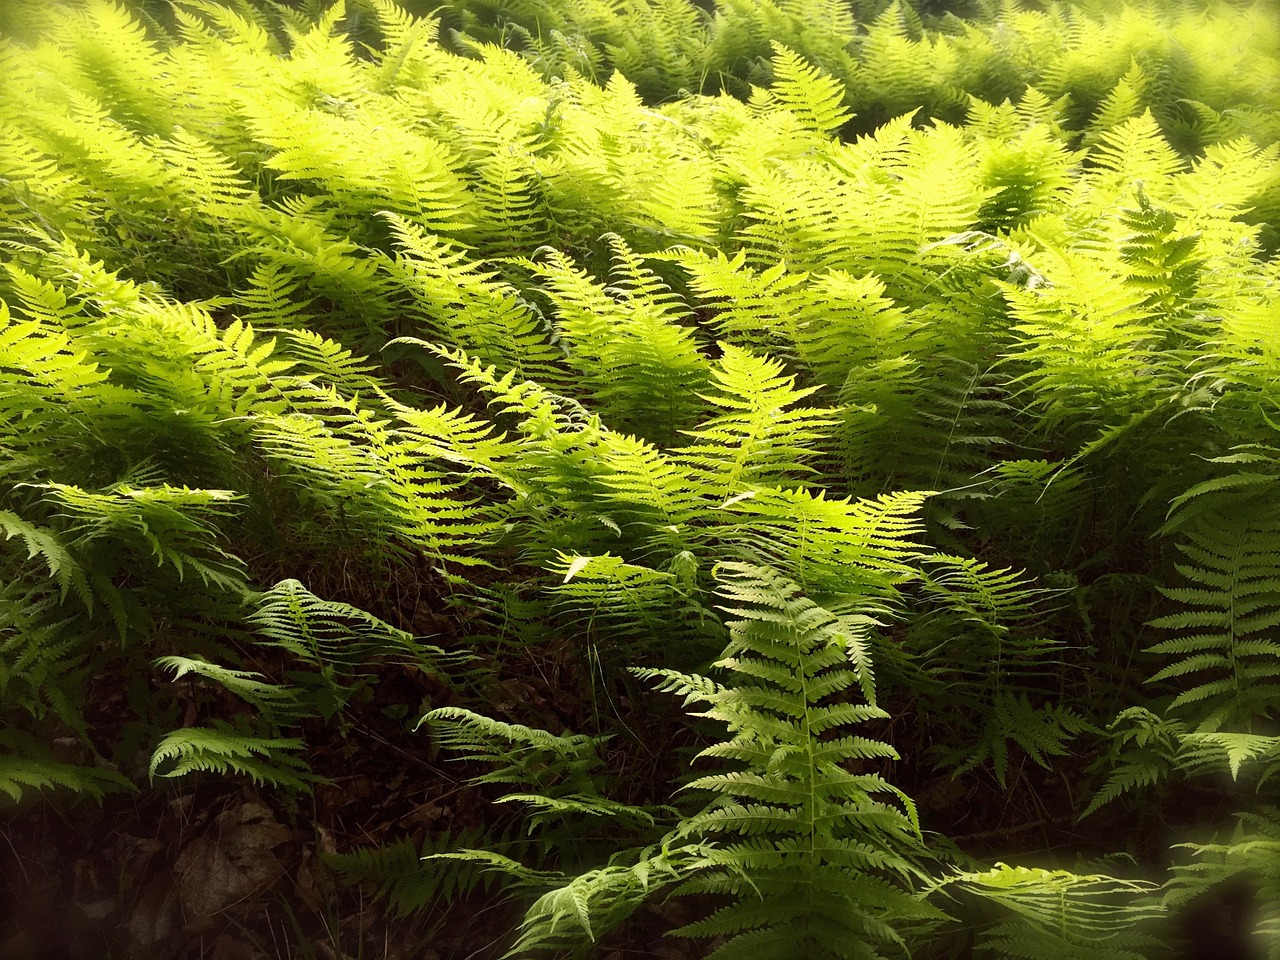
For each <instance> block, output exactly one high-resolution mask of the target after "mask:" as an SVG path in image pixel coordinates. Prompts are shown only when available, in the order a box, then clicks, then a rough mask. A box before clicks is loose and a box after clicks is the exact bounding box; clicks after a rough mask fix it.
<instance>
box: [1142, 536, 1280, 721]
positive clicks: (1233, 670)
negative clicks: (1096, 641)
mask: <svg viewBox="0 0 1280 960" xmlns="http://www.w3.org/2000/svg"><path fill="white" fill-rule="evenodd" d="M1275 537H1276V531H1275V529H1274V527H1273V525H1272V522H1271V520H1270V519H1269V518H1268V517H1267V516H1265V515H1261V516H1259V515H1250V514H1249V513H1246V514H1244V515H1243V516H1238V517H1236V518H1233V519H1230V520H1228V519H1227V518H1225V517H1222V516H1214V517H1213V518H1212V519H1209V518H1208V517H1206V518H1205V520H1204V521H1202V522H1197V523H1194V524H1193V525H1190V526H1188V528H1187V529H1185V530H1184V531H1183V535H1182V539H1181V540H1180V542H1179V543H1178V549H1179V551H1180V552H1181V553H1182V554H1183V556H1184V558H1185V561H1184V562H1183V563H1180V564H1178V570H1179V572H1181V574H1182V575H1183V577H1184V579H1185V580H1186V581H1187V582H1188V585H1187V586H1183V587H1175V588H1168V589H1166V590H1165V591H1164V592H1165V594H1166V596H1168V597H1169V598H1170V599H1172V600H1174V601H1176V602H1177V603H1179V604H1180V605H1181V606H1182V607H1183V609H1182V610H1181V611H1180V612H1177V613H1171V614H1168V615H1166V616H1163V617H1160V618H1158V619H1156V620H1154V621H1153V622H1152V623H1153V626H1156V627H1158V628H1160V629H1164V630H1176V631H1178V632H1179V634H1180V635H1179V636H1178V637H1175V638H1172V639H1169V640H1163V641H1161V642H1159V643H1157V644H1154V645H1152V646H1151V647H1149V648H1148V652H1149V653H1153V654H1157V655H1160V656H1162V657H1165V658H1168V659H1169V660H1170V661H1171V662H1169V663H1168V664H1167V665H1166V666H1164V667H1163V668H1162V669H1161V670H1159V671H1158V672H1157V673H1156V674H1155V675H1154V676H1153V677H1152V678H1151V679H1152V682H1155V683H1159V682H1163V681H1168V680H1176V681H1178V683H1179V685H1180V689H1179V690H1178V692H1177V693H1176V695H1175V696H1174V697H1173V699H1172V701H1171V702H1170V709H1171V710H1173V711H1176V712H1177V713H1179V714H1182V715H1184V716H1187V717H1188V719H1190V720H1191V721H1192V722H1193V723H1194V725H1195V729H1196V730H1197V731H1198V732H1204V733H1215V732H1218V731H1220V730H1223V729H1224V728H1226V729H1231V728H1235V727H1238V726H1240V725H1243V727H1244V729H1246V730H1247V729H1248V728H1249V727H1250V726H1251V725H1252V724H1254V723H1257V722H1261V721H1264V720H1265V718H1267V717H1270V716H1272V715H1273V713H1274V710H1275V704H1276V690H1275V684H1276V678H1277V676H1280V660H1278V659H1277V658H1280V648H1278V647H1277V645H1276V644H1275V643H1274V642H1272V641H1271V640H1270V639H1268V633H1267V631H1268V630H1269V629H1270V628H1271V627H1272V626H1273V625H1274V623H1275V622H1276V617H1277V614H1276V611H1275V604H1276V592H1277V585H1276V582H1275V555H1276V554H1275V546H1274V544H1275Z"/></svg>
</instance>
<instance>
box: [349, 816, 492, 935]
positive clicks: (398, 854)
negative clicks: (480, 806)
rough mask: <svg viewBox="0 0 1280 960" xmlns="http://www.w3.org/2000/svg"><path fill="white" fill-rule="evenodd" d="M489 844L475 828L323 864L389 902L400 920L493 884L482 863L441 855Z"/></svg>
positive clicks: (357, 852) (366, 849)
mask: <svg viewBox="0 0 1280 960" xmlns="http://www.w3.org/2000/svg"><path fill="white" fill-rule="evenodd" d="M490 840H491V838H490V837H488V836H486V834H485V833H484V831H482V830H479V829H475V828H468V829H463V830H458V831H449V830H446V831H444V832H443V833H441V834H440V835H439V836H433V837H427V838H426V839H425V840H423V841H422V843H414V842H413V841H412V840H410V839H408V838H406V839H402V840H398V841H395V842H394V843H387V844H383V845H381V846H376V847H357V848H355V849H352V850H349V851H347V852H346V853H329V854H326V855H325V856H324V862H325V864H326V865H327V866H328V867H330V868H332V869H333V870H334V871H336V872H337V874H338V876H339V877H341V879H342V881H343V882H344V883H347V884H360V885H361V886H362V887H363V888H365V889H367V890H369V891H370V893H371V894H372V896H373V898H374V899H375V900H382V901H385V902H386V903H387V904H388V905H389V906H390V908H391V910H392V911H393V913H394V914H395V915H396V916H398V917H407V916H410V915H412V914H415V913H418V912H420V911H422V910H423V909H424V908H426V907H428V906H430V905H431V904H432V903H433V902H437V901H440V900H445V901H447V900H453V899H456V898H462V897H465V896H467V895H468V894H470V893H472V892H473V891H475V890H480V889H485V888H487V887H489V886H491V885H492V880H493V878H492V877H491V876H488V875H486V874H485V873H484V872H483V870H482V869H481V868H480V867H479V866H478V865H477V864H475V863H470V862H468V861H466V860H459V859H449V858H446V857H443V856H441V854H447V853H449V852H450V851H452V850H456V849H459V848H467V847H471V846H474V845H476V844H478V843H480V842H481V841H486V842H489V841H490Z"/></svg>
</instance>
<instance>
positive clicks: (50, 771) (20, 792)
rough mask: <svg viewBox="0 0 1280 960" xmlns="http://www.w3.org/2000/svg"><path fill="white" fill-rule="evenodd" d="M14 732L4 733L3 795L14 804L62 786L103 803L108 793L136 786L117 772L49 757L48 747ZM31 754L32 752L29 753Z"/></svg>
mask: <svg viewBox="0 0 1280 960" xmlns="http://www.w3.org/2000/svg"><path fill="white" fill-rule="evenodd" d="M14 733H15V732H14V731H4V733H3V734H0V745H3V746H4V748H5V752H4V753H0V793H4V794H7V795H8V796H9V797H10V798H11V799H12V800H13V802H14V803H21V802H22V800H23V798H24V797H29V796H30V794H32V793H36V794H40V793H43V792H44V791H46V790H52V789H54V788H57V787H61V788H63V789H66V790H70V791H72V792H73V793H77V794H83V795H85V796H90V797H93V798H94V799H95V800H101V799H102V798H103V797H104V796H106V795H107V794H108V793H115V792H118V791H121V790H133V789H134V786H133V783H132V782H130V781H129V780H128V779H127V778H125V777H123V776H121V775H120V774H119V773H117V772H115V771H114V770H104V769H100V768H98V767H85V766H76V765H74V764H70V763H63V762H61V761H58V760H55V759H53V758H52V757H49V756H46V755H45V753H46V752H47V748H45V747H44V745H43V744H40V743H38V742H37V741H35V740H34V739H32V740H30V742H28V738H25V737H21V736H14V735H13V734H14ZM28 751H30V752H28Z"/></svg>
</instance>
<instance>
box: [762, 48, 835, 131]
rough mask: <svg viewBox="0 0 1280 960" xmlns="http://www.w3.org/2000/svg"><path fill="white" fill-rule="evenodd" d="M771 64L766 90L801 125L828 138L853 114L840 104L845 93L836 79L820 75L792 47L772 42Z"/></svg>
mask: <svg viewBox="0 0 1280 960" xmlns="http://www.w3.org/2000/svg"><path fill="white" fill-rule="evenodd" d="M771 66H772V69H773V83H772V84H771V85H770V87H769V91H770V93H772V94H773V95H774V96H775V97H777V98H778V100H779V102H781V104H782V105H783V106H784V107H786V108H787V109H788V110H790V111H791V112H792V113H794V114H795V115H796V116H797V117H799V118H800V122H801V123H802V124H803V125H804V126H805V127H807V128H809V129H810V130H813V131H814V132H815V133H818V134H821V135H823V136H827V137H830V136H834V135H835V134H836V132H837V131H839V129H840V128H841V127H843V126H844V125H845V124H846V123H848V122H849V120H851V119H852V117H853V114H852V113H851V112H850V111H849V110H848V109H846V108H845V105H844V100H845V92H844V87H843V86H842V85H841V84H840V82H839V81H838V80H836V79H834V78H832V77H829V76H823V75H822V73H821V72H820V71H819V70H818V69H817V68H816V67H814V66H812V65H811V64H808V63H806V62H805V61H804V60H803V59H801V58H800V57H799V56H798V55H797V54H796V52H795V51H794V50H791V49H789V48H787V47H786V46H784V45H783V44H781V43H778V42H776V41H775V42H774V44H773V61H772V64H771Z"/></svg>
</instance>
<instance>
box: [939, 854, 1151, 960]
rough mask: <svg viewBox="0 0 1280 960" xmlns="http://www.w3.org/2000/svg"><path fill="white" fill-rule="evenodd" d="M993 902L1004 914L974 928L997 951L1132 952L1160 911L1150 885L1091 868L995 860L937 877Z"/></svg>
mask: <svg viewBox="0 0 1280 960" xmlns="http://www.w3.org/2000/svg"><path fill="white" fill-rule="evenodd" d="M951 885H955V886H956V887H957V888H958V889H960V890H963V891H965V892H966V893H969V894H971V895H976V896H977V897H979V898H981V899H984V900H988V901H990V902H992V903H994V904H998V905H999V906H1000V907H1002V908H1003V909H1004V910H1006V911H1008V913H1009V914H1010V916H1009V917H1008V918H1007V919H1004V920H999V921H996V922H995V923H994V924H992V925H990V926H989V927H987V929H985V930H984V931H982V933H981V935H980V939H979V942H978V948H979V949H981V950H982V951H983V952H984V954H985V953H991V954H995V955H996V956H1001V957H1025V958H1028V960H1030V958H1033V957H1045V956H1078V957H1097V958H1099V960H1101V958H1104V957H1106V958H1124V960H1139V958H1141V957H1143V956H1144V955H1145V952H1146V950H1147V949H1149V948H1150V947H1152V946H1154V945H1155V940H1154V938H1153V937H1152V936H1151V935H1150V934H1148V933H1147V932H1146V929H1144V928H1149V927H1150V925H1151V923H1152V921H1155V920H1158V919H1160V918H1161V917H1163V915H1164V910H1163V908H1162V907H1161V905H1160V904H1159V902H1158V901H1157V900H1156V898H1155V896H1154V894H1155V892H1156V889H1157V888H1156V885H1155V884H1152V883H1145V882H1141V881H1134V880H1122V879H1118V878H1116V877H1109V876H1104V875H1098V874H1080V873H1072V872H1071V871H1068V870H1047V869H1044V868H1036V867H1010V866H1008V865H1007V864H1003V863H1001V864H996V866H995V867H994V868H992V869H991V870H986V871H974V872H963V873H960V874H958V875H956V876H955V877H950V878H947V879H945V880H943V881H942V884H941V886H942V887H943V889H944V890H945V889H946V888H947V887H948V886H951Z"/></svg>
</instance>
